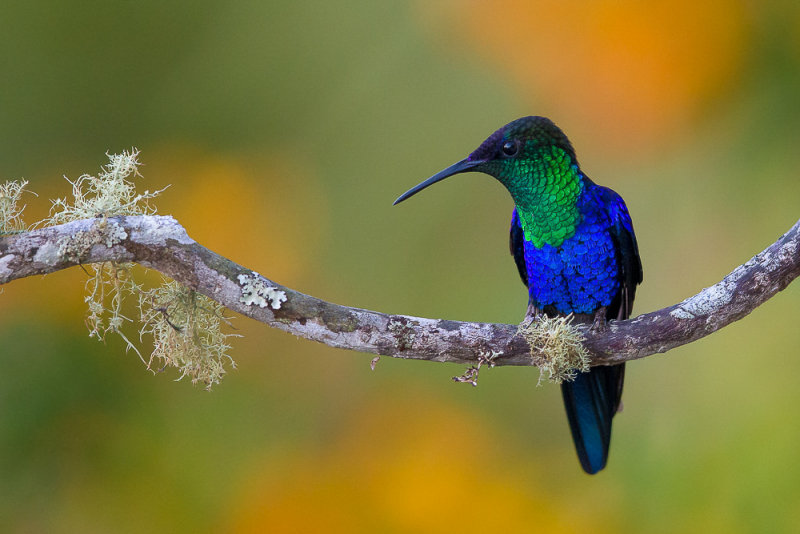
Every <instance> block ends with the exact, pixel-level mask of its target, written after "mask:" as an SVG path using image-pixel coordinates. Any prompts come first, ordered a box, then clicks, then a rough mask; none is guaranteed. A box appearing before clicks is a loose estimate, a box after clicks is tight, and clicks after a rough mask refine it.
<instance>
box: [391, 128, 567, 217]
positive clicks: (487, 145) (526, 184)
mask: <svg viewBox="0 0 800 534" xmlns="http://www.w3.org/2000/svg"><path fill="white" fill-rule="evenodd" d="M577 164H578V161H577V159H576V158H575V150H574V149H573V148H572V145H571V144H570V142H569V139H567V136H566V135H564V132H562V131H561V129H560V128H559V127H558V126H556V125H555V124H553V121H551V120H550V119H547V118H545V117H522V118H521V119H517V120H515V121H513V122H509V123H508V124H506V125H505V126H503V127H502V128H500V129H499V130H497V131H496V132H494V133H493V134H492V135H490V136H489V137H488V138H487V139H486V140H485V141H484V142H483V143H481V145H480V146H479V147H478V148H477V149H475V151H473V152H472V153H471V154H470V155H469V156H467V157H466V158H465V159H463V160H461V161H459V162H458V163H454V164H453V165H451V166H449V167H447V168H446V169H444V170H442V171H440V172H438V173H436V174H434V175H433V176H431V177H430V178H428V179H427V180H425V181H424V182H422V183H420V184H419V185H416V186H414V187H412V188H411V189H409V190H408V191H406V192H405V193H403V194H402V195H400V197H399V198H398V199H397V200H395V201H394V203H395V204H397V203H399V202H402V201H404V200H405V199H407V198H409V197H411V196H413V195H415V194H416V193H418V192H420V191H422V190H423V189H425V188H426V187H428V186H429V185H432V184H435V183H436V182H438V181H441V180H444V179H445V178H448V177H450V176H453V175H455V174H460V173H463V172H473V171H474V172H483V173H485V174H488V175H490V176H493V177H494V178H497V180H499V181H500V182H501V183H502V184H503V185H505V186H506V188H507V189H508V190H509V192H510V193H511V195H512V196H513V197H514V200H515V201H517V200H518V198H517V197H518V195H519V194H521V192H523V191H527V190H530V189H531V188H532V187H533V185H534V184H533V181H534V180H538V179H543V178H546V177H547V175H548V173H549V172H551V171H550V168H551V167H555V168H564V169H566V168H568V167H571V166H577Z"/></svg>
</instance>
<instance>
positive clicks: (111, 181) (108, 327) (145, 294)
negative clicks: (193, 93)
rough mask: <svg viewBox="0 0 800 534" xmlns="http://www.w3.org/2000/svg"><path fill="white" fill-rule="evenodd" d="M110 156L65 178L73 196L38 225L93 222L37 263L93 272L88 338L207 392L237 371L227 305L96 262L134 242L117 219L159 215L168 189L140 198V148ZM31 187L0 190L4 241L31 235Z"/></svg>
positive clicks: (126, 265)
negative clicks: (95, 256) (25, 217)
mask: <svg viewBox="0 0 800 534" xmlns="http://www.w3.org/2000/svg"><path fill="white" fill-rule="evenodd" d="M107 156H108V160H109V162H108V164H106V165H104V166H102V167H101V170H100V172H99V173H98V174H97V175H91V174H83V175H81V176H80V177H78V178H77V179H75V180H70V179H69V178H66V180H67V181H68V182H69V183H70V184H71V185H72V198H71V199H68V198H67V197H64V198H58V199H56V200H53V201H51V202H52V206H51V209H50V215H49V217H47V218H46V219H44V220H43V221H40V222H39V223H37V224H35V225H34V226H40V227H45V228H46V227H52V226H56V225H62V224H67V223H70V222H73V221H86V220H89V221H91V224H90V225H88V226H86V225H85V226H84V229H82V230H80V231H77V232H74V233H71V234H69V235H65V236H62V237H60V238H59V239H58V240H57V242H55V243H45V244H44V245H43V246H39V247H37V251H36V253H35V255H34V259H37V260H38V261H40V262H42V263H44V264H46V265H50V266H54V265H58V264H61V263H64V262H71V263H74V264H78V265H81V267H82V268H83V269H84V271H85V272H86V273H87V275H88V279H87V281H86V296H85V297H84V301H85V302H86V305H87V308H88V311H87V315H86V326H87V328H88V330H89V336H90V337H93V338H97V339H99V340H105V339H106V337H107V336H108V335H109V334H116V335H119V336H120V337H121V338H122V339H123V341H124V342H125V344H126V347H127V349H128V350H132V351H133V352H135V353H136V354H138V355H139V358H140V359H141V360H142V361H143V362H144V363H145V364H146V365H147V367H148V369H151V370H152V371H154V372H155V371H161V370H163V369H164V368H165V367H175V368H177V369H178V371H179V372H180V377H179V379H180V378H183V377H189V378H190V379H191V381H192V382H193V383H198V382H199V383H203V384H205V385H206V386H207V387H210V386H212V385H213V384H216V383H219V381H220V378H221V377H222V376H223V375H224V374H225V364H227V363H230V364H231V365H233V360H231V358H230V356H229V355H228V352H229V350H230V345H228V343H227V342H226V340H227V338H228V337H229V336H230V334H225V333H223V332H222V323H223V322H227V320H226V319H224V317H223V315H222V309H223V306H222V305H221V304H219V303H217V302H215V301H213V300H211V299H209V298H208V297H206V296H205V295H201V294H198V293H197V292H195V291H193V290H191V289H189V288H188V287H186V286H183V285H181V284H180V283H178V282H175V281H173V280H170V279H168V278H166V277H163V276H162V281H161V284H160V285H159V286H157V287H155V288H152V289H146V288H145V287H144V286H143V285H142V284H141V283H140V282H138V281H137V278H138V276H136V275H135V272H134V269H135V268H136V266H135V264H134V263H130V262H124V261H117V260H115V259H110V260H106V261H95V262H92V261H90V258H91V256H92V253H93V252H94V251H96V250H97V247H104V248H105V249H106V250H114V249H115V248H118V247H120V246H122V245H123V244H124V243H125V241H126V240H129V238H130V235H129V233H128V232H126V230H125V229H124V228H123V227H122V226H121V225H120V224H119V222H118V217H120V216H142V215H144V216H147V215H154V214H155V213H156V207H155V205H153V203H152V200H153V199H154V198H156V197H157V196H158V195H160V194H161V193H162V192H163V191H164V189H166V188H163V189H160V190H157V191H153V192H151V191H149V190H148V191H145V192H144V193H139V192H137V190H136V184H135V182H134V179H135V178H137V177H141V175H140V174H139V165H140V163H139V151H138V150H136V149H135V148H134V149H131V150H130V151H123V152H122V153H120V154H107ZM26 185H27V182H26V181H21V182H7V183H6V184H5V185H2V186H0V235H2V234H3V233H12V232H20V231H23V230H25V229H26V227H25V225H24V223H23V222H22V218H21V213H22V209H23V208H24V206H20V197H21V195H22V193H24V192H26V190H25V186H26ZM8 262H9V263H10V259H9V260H8ZM129 297H133V300H135V301H138V308H137V307H135V306H134V305H133V303H130V302H128V300H129ZM284 300H285V297H284ZM134 314H136V316H134ZM132 317H133V318H132ZM133 323H139V325H140V327H139V329H138V337H139V339H140V340H141V339H142V338H143V337H144V336H148V335H149V336H152V339H153V350H152V352H151V354H150V356H149V358H145V357H144V356H143V355H142V352H141V350H140V349H139V347H138V346H137V344H136V343H134V342H133V341H132V339H131V338H132V337H133V336H131V335H130V333H126V332H127V331H128V330H129V329H133V331H134V332H135V331H136V329H135V328H133ZM126 326H130V327H131V328H126Z"/></svg>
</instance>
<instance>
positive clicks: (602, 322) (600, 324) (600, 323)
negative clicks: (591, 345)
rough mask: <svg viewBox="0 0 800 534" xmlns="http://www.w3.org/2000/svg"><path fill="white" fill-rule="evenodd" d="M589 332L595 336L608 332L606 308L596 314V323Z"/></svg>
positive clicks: (593, 323)
mask: <svg viewBox="0 0 800 534" xmlns="http://www.w3.org/2000/svg"><path fill="white" fill-rule="evenodd" d="M589 330H590V331H591V332H592V333H593V334H602V333H603V332H606V331H608V322H607V321H606V307H605V306H603V307H602V308H600V309H599V310H597V311H596V312H595V313H594V321H592V326H591V327H590V328H589Z"/></svg>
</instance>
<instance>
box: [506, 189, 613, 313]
mask: <svg viewBox="0 0 800 534" xmlns="http://www.w3.org/2000/svg"><path fill="white" fill-rule="evenodd" d="M599 189H600V188H599V187H598V186H596V185H594V184H593V183H591V182H590V184H589V185H588V187H587V188H586V189H585V190H584V191H583V193H582V194H581V196H580V197H579V198H578V200H577V204H578V210H579V212H580V214H581V220H580V223H579V224H578V226H577V228H576V231H575V235H573V236H572V237H570V238H569V239H567V240H565V241H564V242H563V243H561V245H559V246H558V247H554V246H552V245H549V244H546V243H545V244H543V245H542V246H541V247H538V248H537V247H536V246H535V245H534V244H533V243H532V242H530V241H525V243H524V258H525V267H526V270H527V276H528V292H529V295H530V300H531V303H532V304H534V305H535V306H536V307H538V308H539V309H544V308H553V309H554V310H555V311H556V312H558V313H563V314H568V313H586V314H590V313H593V312H595V311H596V310H597V309H598V308H600V307H601V306H609V305H610V304H611V301H612V300H613V299H614V297H615V296H616V295H617V293H618V292H619V289H620V284H619V280H618V273H619V266H618V264H617V257H616V252H615V248H614V247H615V245H614V242H613V240H612V237H611V232H610V229H611V226H612V221H611V218H610V215H609V213H608V210H607V207H606V206H605V205H604V203H603V202H602V199H601V198H600V197H601V194H600V190H599ZM515 218H516V213H515Z"/></svg>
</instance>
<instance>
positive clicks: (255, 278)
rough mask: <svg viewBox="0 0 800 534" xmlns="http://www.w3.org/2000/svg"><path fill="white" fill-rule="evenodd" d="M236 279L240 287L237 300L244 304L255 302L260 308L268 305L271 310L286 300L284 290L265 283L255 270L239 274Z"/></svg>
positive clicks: (276, 308) (278, 307) (250, 304)
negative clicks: (239, 294)
mask: <svg viewBox="0 0 800 534" xmlns="http://www.w3.org/2000/svg"><path fill="white" fill-rule="evenodd" d="M237 280H239V286H240V287H241V296H240V297H239V302H241V303H242V304H245V305H246V306H252V305H253V304H255V305H256V306H258V307H260V308H266V307H267V306H270V307H271V308H272V309H273V310H278V309H280V307H281V304H282V303H283V302H286V292H285V291H281V290H280V289H278V288H276V287H274V286H270V285H267V284H266V283H265V282H264V280H263V279H262V278H261V277H260V275H259V274H258V273H257V272H255V271H253V272H252V273H251V274H240V275H239V276H238V277H237Z"/></svg>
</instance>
